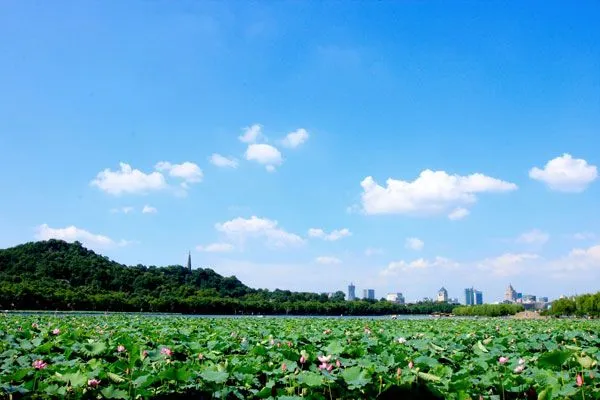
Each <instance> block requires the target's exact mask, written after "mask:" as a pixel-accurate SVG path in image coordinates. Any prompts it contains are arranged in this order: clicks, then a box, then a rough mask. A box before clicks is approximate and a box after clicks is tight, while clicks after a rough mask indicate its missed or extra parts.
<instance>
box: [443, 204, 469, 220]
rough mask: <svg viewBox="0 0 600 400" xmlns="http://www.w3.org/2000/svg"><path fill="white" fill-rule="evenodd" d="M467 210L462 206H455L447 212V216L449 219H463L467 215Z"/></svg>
mask: <svg viewBox="0 0 600 400" xmlns="http://www.w3.org/2000/svg"><path fill="white" fill-rule="evenodd" d="M469 213H470V212H469V210H467V209H466V208H463V207H458V208H455V209H454V210H453V211H452V212H451V213H450V214H448V218H449V219H450V220H451V221H458V220H459V219H463V218H464V217H466V216H467V215H469Z"/></svg>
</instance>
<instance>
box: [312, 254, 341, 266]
mask: <svg viewBox="0 0 600 400" xmlns="http://www.w3.org/2000/svg"><path fill="white" fill-rule="evenodd" d="M315 261H316V262H317V263H319V264H324V265H331V264H341V263H342V260H340V259H339V258H336V257H330V256H320V257H317V258H315Z"/></svg>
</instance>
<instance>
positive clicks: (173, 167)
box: [155, 161, 203, 186]
mask: <svg viewBox="0 0 600 400" xmlns="http://www.w3.org/2000/svg"><path fill="white" fill-rule="evenodd" d="M155 168H156V170H158V171H168V172H169V175H170V176H173V177H176V178H181V179H183V180H184V181H185V182H186V183H196V182H201V181H202V177H203V173H202V170H201V169H200V167H198V165H196V164H194V163H193V162H189V161H186V162H184V163H181V164H171V163H170V162H168V161H160V162H158V163H157V164H156V166H155ZM186 186H187V185H186Z"/></svg>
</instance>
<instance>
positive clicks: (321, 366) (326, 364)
mask: <svg viewBox="0 0 600 400" xmlns="http://www.w3.org/2000/svg"><path fill="white" fill-rule="evenodd" d="M319 369H321V370H323V369H326V370H327V371H331V370H332V369H333V364H328V363H326V362H323V363H321V365H319Z"/></svg>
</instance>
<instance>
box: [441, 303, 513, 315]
mask: <svg viewBox="0 0 600 400" xmlns="http://www.w3.org/2000/svg"><path fill="white" fill-rule="evenodd" d="M523 310H524V308H523V306H522V305H520V304H481V305H475V306H460V307H456V308H455V309H454V310H452V313H453V314H454V315H460V316H480V317H502V316H505V315H515V314H516V313H518V312H520V311H523Z"/></svg>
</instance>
